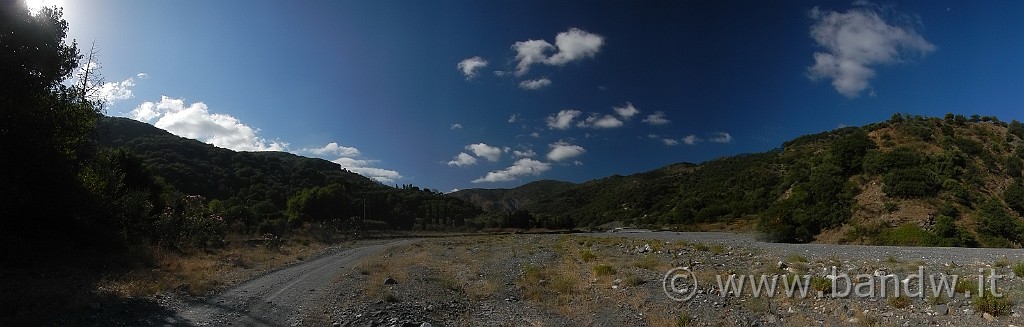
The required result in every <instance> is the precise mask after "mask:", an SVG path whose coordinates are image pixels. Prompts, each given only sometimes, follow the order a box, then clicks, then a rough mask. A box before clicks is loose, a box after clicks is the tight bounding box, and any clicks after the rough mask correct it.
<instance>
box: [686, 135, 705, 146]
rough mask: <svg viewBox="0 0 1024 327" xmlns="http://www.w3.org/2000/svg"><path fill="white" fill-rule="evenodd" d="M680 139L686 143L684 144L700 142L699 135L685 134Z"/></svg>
mask: <svg viewBox="0 0 1024 327" xmlns="http://www.w3.org/2000/svg"><path fill="white" fill-rule="evenodd" d="M682 141H683V143H686V145H694V144H697V143H698V142H700V141H701V139H700V138H699V137H697V135H693V134H690V135H687V136H686V137H684V138H682Z"/></svg>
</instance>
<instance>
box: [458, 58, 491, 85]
mask: <svg viewBox="0 0 1024 327" xmlns="http://www.w3.org/2000/svg"><path fill="white" fill-rule="evenodd" d="M456 67H457V68H458V69H459V71H462V75H463V76H465V77H466V80H467V81H468V80H471V79H473V78H475V77H476V76H477V73H478V71H479V70H480V69H482V68H484V67H487V59H484V58H481V57H480V56H476V57H470V58H466V59H462V61H460V62H459V64H458V65H456Z"/></svg>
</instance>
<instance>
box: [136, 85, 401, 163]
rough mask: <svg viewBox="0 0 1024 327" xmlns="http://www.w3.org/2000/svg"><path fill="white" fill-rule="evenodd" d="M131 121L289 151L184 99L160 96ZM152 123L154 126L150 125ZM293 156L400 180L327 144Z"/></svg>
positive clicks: (240, 147) (349, 150)
mask: <svg viewBox="0 0 1024 327" xmlns="http://www.w3.org/2000/svg"><path fill="white" fill-rule="evenodd" d="M129 116H130V117H131V118H132V119H135V120H138V121H142V122H145V123H151V124H153V126H156V127H158V128H161V129H164V130H166V131H168V132H170V133H171V134H174V135H178V136H182V137H187V138H191V139H195V140H199V141H202V142H206V143H209V144H213V145H215V146H218V147H222V148H227V149H231V150H235V151H290V150H289V149H288V143H285V142H282V141H280V140H274V141H269V140H266V139H264V138H261V137H259V135H258V133H259V130H258V129H254V128H252V127H250V126H248V125H246V124H244V123H242V122H241V121H239V120H238V119H237V118H235V117H232V116H231V115H227V114H219V113H211V112H210V110H209V108H208V107H207V106H206V104H205V103H202V102H195V103H192V104H190V105H188V106H187V107H186V106H185V101H184V99H173V98H170V97H168V96H161V97H160V102H149V101H147V102H144V103H142V104H140V105H139V106H138V107H136V108H135V109H134V110H132V111H131V113H129ZM154 120H155V122H154ZM292 152H295V153H296V154H313V155H317V156H321V157H322V156H337V157H341V158H338V159H334V160H332V162H334V163H337V164H339V165H341V167H342V168H344V169H347V170H348V171H351V172H353V173H357V174H360V175H363V176H366V177H369V178H372V179H374V180H377V181H380V182H382V183H392V182H394V181H396V180H398V179H401V178H402V175H401V174H399V173H398V172H397V171H394V170H388V169H383V168H377V167H373V165H374V163H376V162H377V161H376V160H365V159H355V158H352V157H356V156H359V155H360V151H359V149H356V148H354V147H347V146H342V145H339V144H338V143H337V142H330V143H328V144H327V145H325V146H323V147H321V148H312V149H310V148H304V149H300V150H292Z"/></svg>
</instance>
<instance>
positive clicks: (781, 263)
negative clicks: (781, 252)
mask: <svg viewBox="0 0 1024 327" xmlns="http://www.w3.org/2000/svg"><path fill="white" fill-rule="evenodd" d="M776 266H778V267H779V269H783V270H785V269H786V268H787V267H789V265H787V264H786V263H785V262H783V261H781V260H780V261H779V263H777V264H776Z"/></svg>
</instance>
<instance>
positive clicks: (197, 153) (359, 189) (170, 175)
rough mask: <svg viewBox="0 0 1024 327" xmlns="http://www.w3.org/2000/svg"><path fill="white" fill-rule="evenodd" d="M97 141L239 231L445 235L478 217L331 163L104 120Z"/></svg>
mask: <svg viewBox="0 0 1024 327" xmlns="http://www.w3.org/2000/svg"><path fill="white" fill-rule="evenodd" d="M97 140H98V142H99V143H100V146H101V147H106V148H125V149H128V150H129V151H130V152H131V153H132V154H134V155H135V156H138V157H139V158H140V159H141V160H142V163H143V164H144V166H145V167H146V168H147V170H148V172H149V173H150V174H153V175H155V176H156V177H157V178H158V179H159V180H161V181H162V184H164V185H165V186H166V187H167V188H169V189H170V190H172V192H177V193H180V194H182V195H199V196H202V197H203V198H205V200H207V201H210V203H209V205H208V206H209V208H210V210H211V211H213V212H215V213H219V214H220V215H222V216H224V218H225V220H227V221H229V222H234V223H236V224H238V225H241V226H240V227H239V228H241V229H242V230H240V231H242V232H281V231H283V230H285V229H286V226H285V225H286V224H287V223H289V222H290V223H292V224H293V225H294V224H298V223H303V222H317V221H328V220H343V221H347V220H349V219H350V218H352V217H359V219H361V220H366V221H368V222H370V223H371V224H373V223H375V224H377V225H372V227H378V228H392V229H409V228H413V227H417V228H420V227H428V228H448V227H459V226H463V225H465V223H466V221H467V220H469V219H470V218H474V217H476V216H477V215H478V213H479V209H478V208H476V207H475V206H473V205H471V204H469V203H467V202H464V201H462V200H459V199H456V198H453V197H449V196H446V195H444V194H442V193H440V192H437V191H435V190H427V189H420V188H418V187H415V186H412V185H405V186H402V187H398V188H395V187H390V186H387V185H383V184H381V183H378V182H376V181H374V180H371V179H369V178H366V177H364V176H361V175H358V174H355V173H352V172H349V171H346V170H344V169H342V168H341V166H339V165H338V164H336V163H333V162H330V161H327V160H323V159H315V158H307V157H302V156H297V155H294V154H290V153H284V152H236V151H232V150H228V149H223V148H218V147H215V146H213V145H209V144H206V143H202V142H199V141H196V140H192V139H188V138H183V137H179V136H175V135H173V134H170V133H168V132H167V131H164V130H162V129H159V128H156V127H154V126H152V125H149V124H145V123H142V122H138V121H135V120H131V119H127V118H117V117H102V118H100V119H99V121H98V122H97ZM362 223H363V225H366V223H367V222H362ZM257 229H258V230H257Z"/></svg>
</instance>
